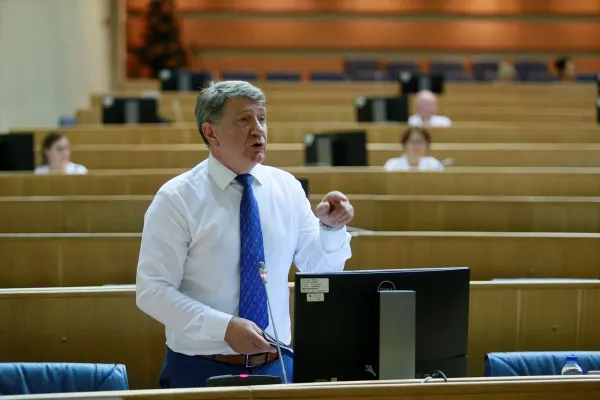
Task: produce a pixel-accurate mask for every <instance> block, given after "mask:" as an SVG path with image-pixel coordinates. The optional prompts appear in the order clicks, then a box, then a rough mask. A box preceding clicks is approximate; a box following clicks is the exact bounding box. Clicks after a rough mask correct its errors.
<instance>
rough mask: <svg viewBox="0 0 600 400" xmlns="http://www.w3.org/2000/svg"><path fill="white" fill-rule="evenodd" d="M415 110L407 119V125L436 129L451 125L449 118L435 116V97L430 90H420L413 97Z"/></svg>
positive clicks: (436, 110) (436, 107)
mask: <svg viewBox="0 0 600 400" xmlns="http://www.w3.org/2000/svg"><path fill="white" fill-rule="evenodd" d="M415 110H416V111H417V113H416V114H415V115H411V116H410V118H408V124H409V125H412V126H436V127H448V126H451V125H452V121H450V118H448V117H444V116H443V115H437V112H438V102H437V97H436V96H435V94H434V93H433V92H432V91H430V90H421V91H420V92H419V93H417V94H416V95H415Z"/></svg>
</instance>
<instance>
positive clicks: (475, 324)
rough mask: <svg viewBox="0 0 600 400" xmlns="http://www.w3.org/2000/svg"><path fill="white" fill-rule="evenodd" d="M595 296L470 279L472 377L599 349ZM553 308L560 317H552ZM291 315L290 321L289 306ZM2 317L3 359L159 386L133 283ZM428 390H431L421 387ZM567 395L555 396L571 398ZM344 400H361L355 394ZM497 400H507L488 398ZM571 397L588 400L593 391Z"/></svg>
mask: <svg viewBox="0 0 600 400" xmlns="http://www.w3.org/2000/svg"><path fill="white" fill-rule="evenodd" d="M599 293H600V284H598V283H591V282H587V283H584V282H580V283H548V282H545V283H522V282H520V283H519V282H512V283H505V282H472V283H471V296H470V297H471V298H470V311H469V375H470V376H482V375H483V366H484V364H483V359H484V356H485V354H487V353H488V352H493V351H527V350H540V351H542V350H547V351H551V350H566V351H575V350H593V349H597V348H598V347H599V346H600V330H599V328H600V326H599V325H598V323H597V320H598V318H597V316H598V314H599V313H600V302H598V301H596V300H597V299H598V296H599ZM290 302H293V290H291V296H290ZM550 309H551V310H554V309H558V310H560V312H556V313H554V312H552V313H549V312H548V310H550ZM290 311H291V312H292V320H293V308H292V309H291V310H290ZM0 315H2V316H3V319H2V321H3V323H2V324H0V362H1V361H23V362H26V361H34V362H44V361H56V360H61V361H65V362H105V363H123V364H125V365H126V366H127V372H128V375H129V382H130V386H131V389H142V388H157V387H158V375H159V373H160V370H161V368H162V362H163V357H164V351H165V347H164V341H165V338H164V329H163V327H162V326H161V325H160V324H159V323H158V322H156V321H154V320H152V319H151V318H150V317H148V316H147V315H145V314H144V313H143V312H141V311H140V310H139V309H138V308H137V307H136V305H135V288H134V287H133V286H131V287H121V288H118V287H117V288H115V287H112V288H111V287H104V288H99V287H96V288H64V289H37V290H36V289H21V290H6V289H5V290H0ZM24 315H27V318H23V316H24ZM526 318H527V319H526ZM593 321H595V322H593ZM534 338H535V340H534ZM372 383H375V382H372ZM455 385H456V384H452V385H451V386H455ZM433 386H437V385H433ZM486 386H489V384H487V385H486ZM426 387H430V385H421V388H426ZM441 387H447V386H446V385H441ZM448 387H449V386H448ZM567 392H572V387H571V389H570V390H569V391H567ZM567 392H565V393H561V395H562V396H560V397H557V398H556V399H561V400H563V399H569V398H570V397H567V396H568V393H567ZM161 393H163V394H165V393H167V392H164V391H162V392H161ZM447 394H448V393H446V395H447ZM420 395H423V393H421V394H420ZM88 396H89V394H88ZM389 396H390V393H386V395H385V397H386V398H393V397H389ZM109 397H110V396H109ZM194 397H196V396H194ZM279 397H280V396H277V398H279ZM376 397H377V398H382V396H376ZM186 398H187V397H186ZM221 398H222V397H221ZM228 398H231V397H228ZM257 398H258V397H257ZM260 398H271V396H267V395H263V396H261V397H260ZM307 398H308V397H307ZM310 398H315V396H314V395H313V396H310ZM344 398H346V399H348V398H362V397H360V396H358V392H354V393H353V395H351V396H350V395H346V396H345V397H344ZM427 398H430V397H429V396H428V397H427ZM446 398H447V397H446ZM456 398H461V399H467V398H468V397H465V396H464V395H461V396H458V397H456ZM498 398H505V396H504V397H503V396H502V395H497V396H493V397H489V398H487V397H486V399H488V400H495V399H498ZM511 398H512V397H511ZM527 398H531V397H527ZM536 398H540V399H541V398H543V399H552V398H553V397H550V396H549V395H540V396H537V397H536ZM574 398H577V399H588V398H590V394H589V392H588V395H587V397H574Z"/></svg>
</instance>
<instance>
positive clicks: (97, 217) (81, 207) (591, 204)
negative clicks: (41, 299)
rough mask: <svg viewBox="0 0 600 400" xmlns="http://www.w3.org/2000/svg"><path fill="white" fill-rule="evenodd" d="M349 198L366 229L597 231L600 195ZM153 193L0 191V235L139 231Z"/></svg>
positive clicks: (313, 197)
mask: <svg viewBox="0 0 600 400" xmlns="http://www.w3.org/2000/svg"><path fill="white" fill-rule="evenodd" d="M323 196H324V195H323V194H312V195H310V200H311V203H312V205H313V210H314V208H315V207H316V205H317V204H318V203H319V202H320V201H321V199H322V198H323ZM348 196H349V198H350V200H351V201H352V205H353V206H354V211H355V217H354V220H353V221H352V223H351V226H352V227H356V228H362V229H368V230H375V231H487V232H572V233H577V232H587V233H600V197H529V196H527V197H525V196H515V197H511V196H398V195H353V194H348ZM152 198H153V196H152V195H145V196H56V197H0V221H2V224H0V233H69V232H78V233H103V232H111V233H128V232H129V233H131V232H134V233H135V232H141V231H142V227H143V218H144V213H145V212H146V210H147V209H148V206H149V205H150V202H151V201H152Z"/></svg>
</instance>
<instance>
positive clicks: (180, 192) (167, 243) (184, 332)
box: [136, 156, 351, 355]
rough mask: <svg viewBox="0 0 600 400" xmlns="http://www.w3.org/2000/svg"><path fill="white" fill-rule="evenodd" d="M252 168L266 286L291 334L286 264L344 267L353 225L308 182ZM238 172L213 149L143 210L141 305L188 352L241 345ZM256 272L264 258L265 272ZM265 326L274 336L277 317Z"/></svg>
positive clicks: (280, 328)
mask: <svg viewBox="0 0 600 400" xmlns="http://www.w3.org/2000/svg"><path fill="white" fill-rule="evenodd" d="M250 174H251V175H252V176H253V177H254V180H253V184H252V189H253V191H254V195H255V197H256V200H257V202H258V208H259V212H260V221H261V225H262V232H263V243H264V250H265V263H266V265H267V275H268V279H267V291H268V294H269V298H270V301H271V307H272V311H273V315H271V317H272V318H273V320H274V322H275V324H277V333H278V334H279V335H280V336H279V340H280V341H281V342H283V343H286V344H289V343H290V342H291V324H290V313H289V289H288V273H289V270H290V267H291V265H292V263H294V264H295V265H296V266H297V267H298V268H299V269H300V270H301V271H305V272H317V271H318V272H326V271H341V270H343V269H344V263H345V261H346V260H347V259H349V258H350V257H351V250H350V234H349V233H347V231H346V228H345V227H343V228H341V229H339V230H337V231H328V230H325V229H324V228H321V227H320V224H319V220H318V218H317V217H316V216H315V215H314V213H313V212H312V209H311V205H310V202H309V201H308V199H307V198H306V194H305V192H304V190H303V189H302V185H301V184H300V182H299V181H298V180H297V179H296V178H295V177H294V176H293V175H291V174H289V173H288V172H285V171H283V170H280V169H277V168H273V167H268V166H264V165H261V164H258V165H257V166H256V167H255V168H254V169H253V170H252V171H251V172H250ZM235 177H236V174H235V173H234V172H232V171H231V170H229V169H228V168H226V167H225V166H224V165H223V164H221V163H220V162H219V161H217V160H216V159H215V158H213V157H212V156H209V158H208V159H207V160H204V161H203V162H201V163H200V164H198V165H197V166H196V167H194V168H193V169H192V170H190V171H188V172H186V173H184V174H182V175H179V176H177V177H175V178H173V179H171V180H170V181H169V182H167V183H166V184H165V185H164V186H162V187H161V188H160V189H159V191H158V193H157V194H156V196H155V198H154V200H153V201H152V203H151V205H150V206H149V208H148V211H147V212H146V215H145V217H144V229H143V233H142V244H141V249H140V255H139V263H138V268H137V279H136V297H137V305H138V307H139V308H140V309H141V310H143V311H144V312H145V313H147V314H148V315H150V316H151V317H153V318H154V319H156V320H158V321H159V322H161V323H162V324H163V325H165V331H166V337H167V346H169V348H171V350H173V351H175V352H178V353H183V354H187V355H198V354H236V353H235V352H234V351H233V350H232V349H231V348H230V347H229V345H228V344H227V342H225V340H224V337H225V332H226V330H227V325H228V324H229V321H230V320H231V318H232V316H238V305H239V304H238V302H239V292H240V246H241V245H240V202H241V199H242V193H243V187H242V185H240V184H239V183H238V182H237V181H236V180H235ZM256 273H257V274H258V266H257V272H256ZM269 322H270V325H269V327H268V328H267V329H266V331H267V332H268V333H269V334H270V335H271V336H274V332H273V327H272V323H271V319H270V318H269Z"/></svg>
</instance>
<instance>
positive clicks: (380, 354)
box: [294, 267, 470, 383]
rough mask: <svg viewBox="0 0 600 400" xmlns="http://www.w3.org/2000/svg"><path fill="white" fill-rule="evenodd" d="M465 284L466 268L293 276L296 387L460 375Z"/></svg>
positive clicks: (464, 346)
mask: <svg viewBox="0 0 600 400" xmlns="http://www.w3.org/2000/svg"><path fill="white" fill-rule="evenodd" d="M469 281H470V269H469V268H466V267H458V268H434V269H404V270H380V271H344V272H333V273H321V274H317V273H301V272H298V273H296V280H295V288H294V296H295V297H294V383H307V382H315V381H319V382H320V381H361V380H379V379H409V378H417V379H421V378H424V377H426V376H431V375H433V374H434V373H435V372H436V371H441V372H443V373H444V374H445V375H446V376H447V377H449V378H450V377H465V376H466V375H467V336H468V329H469V326H468V321H469ZM389 300H391V301H389ZM413 375H414V376H413Z"/></svg>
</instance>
